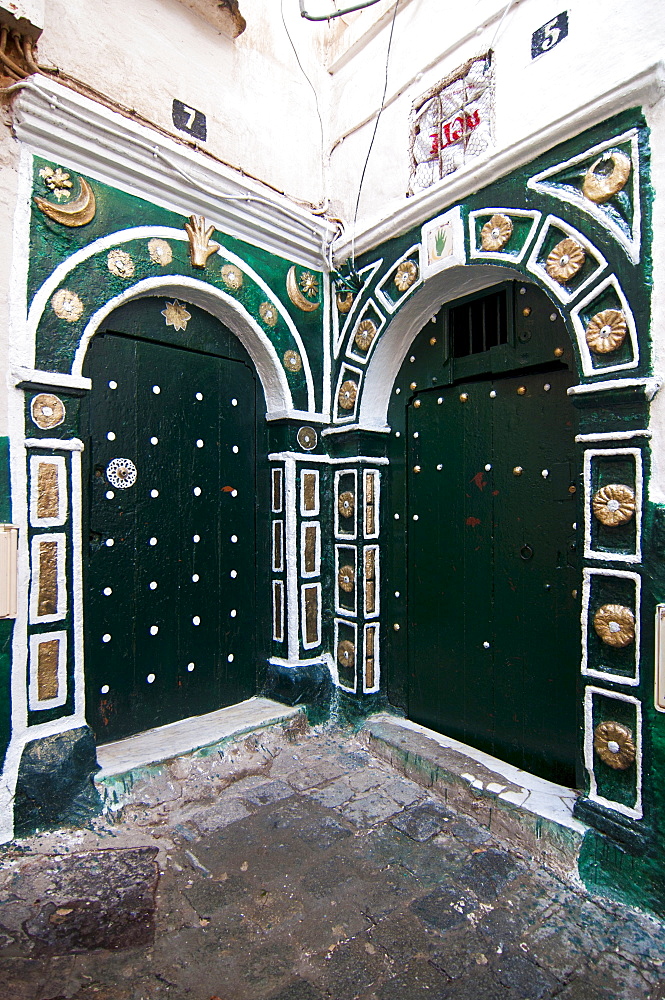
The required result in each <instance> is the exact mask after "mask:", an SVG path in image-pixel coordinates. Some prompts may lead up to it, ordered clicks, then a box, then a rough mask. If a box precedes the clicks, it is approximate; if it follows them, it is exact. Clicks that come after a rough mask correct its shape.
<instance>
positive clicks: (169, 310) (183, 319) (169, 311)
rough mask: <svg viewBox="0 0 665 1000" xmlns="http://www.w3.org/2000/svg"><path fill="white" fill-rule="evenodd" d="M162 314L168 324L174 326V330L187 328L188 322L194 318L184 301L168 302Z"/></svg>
mask: <svg viewBox="0 0 665 1000" xmlns="http://www.w3.org/2000/svg"><path fill="white" fill-rule="evenodd" d="M162 316H163V317H164V319H165V321H166V325H167V326H172V327H173V329H174V330H186V329H187V324H188V323H189V321H190V319H191V318H192V316H191V313H189V312H187V310H186V309H185V307H184V305H183V304H182V302H178V300H177V299H176V301H175V302H167V303H166V309H162Z"/></svg>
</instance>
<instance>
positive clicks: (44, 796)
mask: <svg viewBox="0 0 665 1000" xmlns="http://www.w3.org/2000/svg"><path fill="white" fill-rule="evenodd" d="M98 770H99V765H98V764H97V757H96V748H95V741H94V738H93V735H92V731H91V730H90V729H89V728H88V727H87V726H82V727H81V728H80V729H70V730H69V731H68V732H66V733H58V734H57V735H56V736H47V737H46V738H44V739H41V740H33V741H32V742H31V743H28V744H27V745H26V747H25V748H24V750H23V755H22V757H21V763H20V766H19V773H18V781H17V783H16V795H15V799H14V829H15V832H16V834H17V836H27V835H28V834H31V833H35V832H36V831H38V830H48V829H53V828H54V827H58V826H81V825H82V824H83V823H85V822H86V821H87V820H89V819H90V818H91V817H92V816H94V815H96V814H97V813H99V812H100V810H101V800H100V798H99V795H98V793H97V791H96V790H95V786H94V784H93V775H94V774H95V772H96V771H98Z"/></svg>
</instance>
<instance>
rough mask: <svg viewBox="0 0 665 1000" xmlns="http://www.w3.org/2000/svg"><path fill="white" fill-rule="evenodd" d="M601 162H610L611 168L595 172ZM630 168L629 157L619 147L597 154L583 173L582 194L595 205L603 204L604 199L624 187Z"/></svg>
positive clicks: (606, 199) (611, 196) (608, 198)
mask: <svg viewBox="0 0 665 1000" xmlns="http://www.w3.org/2000/svg"><path fill="white" fill-rule="evenodd" d="M601 164H603V165H606V164H611V169H610V170H609V171H606V172H605V173H597V172H596V171H597V169H598V167H599V166H600V165H601ZM631 168H632V163H631V161H630V157H629V156H626V154H625V153H622V152H621V150H620V149H613V150H612V151H611V153H609V154H607V153H605V154H604V155H603V156H599V157H598V159H597V160H594V162H593V163H592V164H591V166H590V167H589V169H588V170H587V172H586V174H585V175H584V181H583V183H582V194H583V195H584V197H585V198H588V199H589V201H594V202H595V203H596V204H597V205H604V204H605V202H606V201H609V200H610V198H613V197H614V195H615V194H618V193H619V191H622V190H623V189H624V187H625V186H626V182H627V180H628V178H629V177H630V171H631Z"/></svg>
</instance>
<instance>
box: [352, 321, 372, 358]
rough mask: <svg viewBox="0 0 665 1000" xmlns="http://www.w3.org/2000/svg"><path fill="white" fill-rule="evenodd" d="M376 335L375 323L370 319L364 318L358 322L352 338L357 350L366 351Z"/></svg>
mask: <svg viewBox="0 0 665 1000" xmlns="http://www.w3.org/2000/svg"><path fill="white" fill-rule="evenodd" d="M375 336H376V323H374V322H373V321H372V320H371V319H364V320H363V321H362V322H361V323H359V324H358V329H357V330H356V333H355V336H354V338H353V339H354V340H355V342H356V347H357V348H358V350H359V351H363V352H365V351H368V350H369V349H370V346H371V343H372V341H373V340H374V338H375Z"/></svg>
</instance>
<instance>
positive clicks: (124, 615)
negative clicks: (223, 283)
mask: <svg viewBox="0 0 665 1000" xmlns="http://www.w3.org/2000/svg"><path fill="white" fill-rule="evenodd" d="M84 373H85V374H86V375H87V376H89V377H90V378H91V379H92V390H91V392H90V393H89V395H88V397H87V398H86V399H85V401H84V403H83V412H82V431H83V436H84V442H85V452H84V455H85V463H84V472H83V476H84V479H83V483H84V538H85V539H86V542H87V544H85V543H84V574H85V575H84V584H85V613H84V642H85V671H86V703H87V718H88V721H89V724H90V725H91V727H92V729H93V730H94V732H95V735H96V738H97V740H98V742H99V743H104V742H108V741H110V740H116V739H120V738H123V737H125V736H128V735H131V734H133V733H136V732H140V731H142V730H145V729H148V728H152V727H154V726H159V725H164V724H167V723H170V722H175V721H177V720H179V719H183V718H186V717H189V716H192V715H199V714H202V713H205V712H209V711H213V710H215V709H217V708H220V707H223V706H225V705H229V704H232V703H235V702H237V701H240V700H242V699H244V698H247V697H250V696H251V695H253V694H255V693H256V691H257V686H258V684H259V682H260V681H259V678H258V677H257V663H259V662H261V659H262V657H261V656H260V655H258V654H260V652H261V651H263V646H264V643H265V636H264V634H263V633H264V631H266V632H267V626H266V629H263V628H262V623H261V620H260V616H259V619H257V614H256V587H257V572H258V570H257V566H259V567H260V566H262V565H263V563H262V561H261V560H260V559H257V550H261V549H262V550H263V551H264V552H265V551H266V549H267V546H266V544H265V540H264V538H263V535H264V533H265V530H266V526H265V525H263V524H257V521H256V510H257V506H258V505H259V502H260V497H261V496H262V491H265V488H266V483H265V482H264V479H265V472H264V471H259V472H258V473H257V466H258V465H262V466H265V463H257V456H259V455H261V454H262V453H264V452H265V451H266V448H265V443H264V437H265V430H264V428H265V420H264V413H265V407H264V402H263V394H262V391H261V387H260V386H257V379H256V374H255V370H254V368H253V366H252V364H251V361H250V359H249V356H248V354H247V352H246V351H245V349H244V348H243V347H242V345H241V344H240V343H239V341H238V340H237V338H236V337H235V336H234V335H233V334H232V333H231V332H230V331H229V330H228V329H227V328H226V327H225V326H223V325H222V324H221V323H220V322H219V321H218V320H217V319H215V318H214V317H212V316H211V315H209V314H208V313H206V312H205V311H204V310H202V309H199V308H197V307H196V306H194V305H192V304H189V303H183V302H180V301H178V300H177V299H176V300H173V299H171V297H169V298H168V299H166V300H165V299H164V298H144V299H140V300H138V301H135V302H131V303H129V304H128V305H125V306H123V307H121V308H120V309H118V310H116V311H115V312H113V313H112V314H111V315H110V316H109V317H108V318H107V319H106V321H105V322H104V324H103V326H102V328H101V329H100V330H99V331H98V332H97V334H96V335H95V337H93V339H92V341H91V342H90V346H89V348H88V351H87V355H86V359H85V366H84ZM263 509H264V510H265V509H267V503H265V504H263ZM264 571H265V567H264ZM263 660H264V661H265V657H263Z"/></svg>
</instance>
